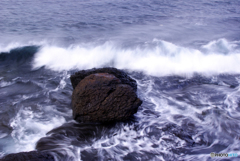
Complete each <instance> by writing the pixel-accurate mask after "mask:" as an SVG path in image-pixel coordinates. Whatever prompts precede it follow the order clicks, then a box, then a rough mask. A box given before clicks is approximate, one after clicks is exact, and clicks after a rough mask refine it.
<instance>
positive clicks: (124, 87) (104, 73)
mask: <svg viewBox="0 0 240 161" xmlns="http://www.w3.org/2000/svg"><path fill="white" fill-rule="evenodd" d="M70 79H71V83H72V87H73V94H72V109H73V119H74V120H76V121H78V122H80V123H89V122H90V123H97V124H99V123H100V124H102V123H113V122H116V121H126V120H128V119H129V118H130V117H132V115H133V114H134V113H136V112H137V110H138V107H139V106H140V105H141V104H142V101H141V100H140V99H139V98H138V97H137V94H136V92H137V83H136V81H135V80H133V79H132V78H131V77H129V76H128V75H127V74H126V73H125V72H123V71H121V70H118V69H116V68H99V69H95V68H94V69H90V70H82V71H79V72H77V73H75V74H73V75H72V76H71V77H70ZM40 140H41V139H40ZM37 146H39V145H37ZM37 149H39V147H38V148H37ZM40 149H41V148H40ZM13 160H14V161H54V160H55V159H54V156H53V155H52V154H51V153H50V152H46V151H39V150H38V151H30V152H20V153H15V154H8V155H6V156H4V157H3V158H1V159H0V161H13Z"/></svg>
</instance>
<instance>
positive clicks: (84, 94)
mask: <svg viewBox="0 0 240 161" xmlns="http://www.w3.org/2000/svg"><path fill="white" fill-rule="evenodd" d="M71 82H72V85H73V88H74V91H73V94H72V106H73V118H74V119H75V120H77V121H79V122H111V121H122V120H127V119H128V118H129V117H130V116H132V115H133V114H134V113H136V112H137V110H138V107H139V106H140V105H141V104H142V101H141V100H140V99H139V98H138V97H137V94H136V90H137V84H136V81H135V80H133V79H132V78H130V77H129V76H127V74H126V73H124V72H123V71H120V70H118V69H115V68H101V69H92V70H86V71H80V72H77V73H76V74H75V75H72V76H71ZM77 83H78V84H77ZM76 84H77V85H76Z"/></svg>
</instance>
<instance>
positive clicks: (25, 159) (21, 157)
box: [0, 151, 54, 161]
mask: <svg viewBox="0 0 240 161" xmlns="http://www.w3.org/2000/svg"><path fill="white" fill-rule="evenodd" d="M0 161H54V157H53V156H52V155H51V154H49V153H47V152H39V151H30V152H21V153H15V154H8V155H6V156H5V157H3V158H2V159H0Z"/></svg>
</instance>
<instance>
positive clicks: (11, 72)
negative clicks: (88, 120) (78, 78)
mask: <svg viewBox="0 0 240 161" xmlns="http://www.w3.org/2000/svg"><path fill="white" fill-rule="evenodd" d="M94 67H95V68H99V67H116V68H119V69H122V70H124V71H126V72H127V73H128V74H129V75H130V76H131V77H132V78H134V79H135V80H136V81H137V83H138V96H139V97H140V98H141V99H142V100H143V104H142V105H141V106H140V107H139V110H138V112H137V113H136V114H135V115H134V117H133V118H132V119H131V120H130V121H127V122H118V123H115V124H111V125H93V124H79V123H77V122H75V121H74V120H73V119H72V110H71V94H72V91H73V89H72V86H71V83H70V79H69V77H70V75H71V74H73V73H74V72H76V71H78V70H83V69H90V68H94ZM239 84H240V1H239V0H212V1H207V0H198V1H197V0H171V1H167V0H141V1H137V0H131V1H130V0H115V1H113V0H102V1H96V0H89V1H83V0H68V1H63V0H55V1H47V0H41V1H37V0H31V1H30V0H18V1H12V0H1V1H0V157H3V156H5V155H7V154H9V153H17V152H23V151H31V150H34V149H37V150H40V151H48V152H51V153H52V154H53V155H54V157H55V159H56V160H63V161H65V160H72V161H77V160H83V161H85V160H86V161H88V160H126V161H127V160H166V161H168V160H174V161H175V160H188V161H189V160H193V161H196V160H201V161H204V160H205V161H208V160H239V156H240V86H239ZM211 152H214V153H228V154H232V153H234V154H238V155H239V156H238V157H228V158H226V157H225V158H221V157H215V158H211V157H210V153H211Z"/></svg>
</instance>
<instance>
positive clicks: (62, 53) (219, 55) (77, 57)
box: [33, 39, 240, 76]
mask: <svg viewBox="0 0 240 161" xmlns="http://www.w3.org/2000/svg"><path fill="white" fill-rule="evenodd" d="M237 47H238V45H237V44H234V43H232V42H228V41H227V40H226V39H220V40H216V41H212V42H209V43H208V44H206V45H203V46H202V47H201V48H200V49H192V48H186V47H181V46H177V45H175V44H172V43H170V42H166V41H163V40H157V39H155V40H153V42H151V43H150V45H146V46H144V47H142V46H141V47H140V46H138V47H135V48H123V47H119V46H117V45H116V44H114V43H113V42H106V43H105V44H103V45H99V46H91V45H74V46H70V47H68V48H62V47H58V46H43V47H42V48H41V50H40V51H39V52H38V53H37V54H36V55H35V57H34V60H33V68H34V69H36V68H39V67H42V66H45V67H46V68H48V69H51V70H54V71H63V70H72V69H89V68H94V67H103V66H113V67H116V68H119V69H127V70H132V71H139V72H144V73H146V74H149V75H154V76H164V75H172V74H177V75H185V74H190V75H191V74H193V73H196V72H197V73H205V74H208V73H210V74H212V73H213V74H220V73H239V72H240V64H239V61H240V51H239V50H238V49H237Z"/></svg>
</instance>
